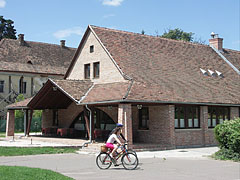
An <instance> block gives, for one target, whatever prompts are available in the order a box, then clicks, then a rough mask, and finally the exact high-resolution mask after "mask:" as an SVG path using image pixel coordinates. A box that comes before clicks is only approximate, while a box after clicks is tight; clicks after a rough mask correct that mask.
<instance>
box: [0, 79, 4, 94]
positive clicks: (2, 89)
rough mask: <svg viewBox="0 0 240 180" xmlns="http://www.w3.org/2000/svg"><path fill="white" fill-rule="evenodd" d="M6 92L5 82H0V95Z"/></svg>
mask: <svg viewBox="0 0 240 180" xmlns="http://www.w3.org/2000/svg"><path fill="white" fill-rule="evenodd" d="M3 92H4V81H0V93H3Z"/></svg>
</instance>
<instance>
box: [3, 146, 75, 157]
mask: <svg viewBox="0 0 240 180" xmlns="http://www.w3.org/2000/svg"><path fill="white" fill-rule="evenodd" d="M77 150H78V149H77V148H61V147H59V148H54V147H0V156H23V155H36V154H60V153H75V152H76V151H77Z"/></svg>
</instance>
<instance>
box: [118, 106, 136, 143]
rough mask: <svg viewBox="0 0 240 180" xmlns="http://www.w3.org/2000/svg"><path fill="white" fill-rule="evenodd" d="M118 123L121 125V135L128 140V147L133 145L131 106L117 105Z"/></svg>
mask: <svg viewBox="0 0 240 180" xmlns="http://www.w3.org/2000/svg"><path fill="white" fill-rule="evenodd" d="M118 123H121V124H123V135H124V136H125V138H126V139H127V140H128V143H129V144H130V145H131V144H133V130H132V106H131V104H119V105H118Z"/></svg>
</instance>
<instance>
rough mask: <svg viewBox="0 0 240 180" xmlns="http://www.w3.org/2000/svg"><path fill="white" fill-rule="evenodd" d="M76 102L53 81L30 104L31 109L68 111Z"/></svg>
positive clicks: (48, 82)
mask: <svg viewBox="0 0 240 180" xmlns="http://www.w3.org/2000/svg"><path fill="white" fill-rule="evenodd" d="M74 101H75V100H74V99H73V98H72V97H71V96H70V95H69V94H67V93H66V92H65V91H64V90H63V89H62V88H61V87H59V86H58V85H57V84H56V83H54V82H53V81H52V80H50V79H49V80H48V81H47V82H46V84H45V85H44V86H43V87H42V88H41V89H40V91H39V92H38V93H37V94H36V95H35V96H34V97H33V98H32V100H31V101H30V102H29V103H28V105H27V106H28V107H29V108H31V109H66V108H67V107H68V106H69V105H70V104H71V103H72V102H74Z"/></svg>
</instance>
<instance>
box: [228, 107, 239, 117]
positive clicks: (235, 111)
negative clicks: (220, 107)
mask: <svg viewBox="0 0 240 180" xmlns="http://www.w3.org/2000/svg"><path fill="white" fill-rule="evenodd" d="M238 117H239V107H230V119H235V118H238Z"/></svg>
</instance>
